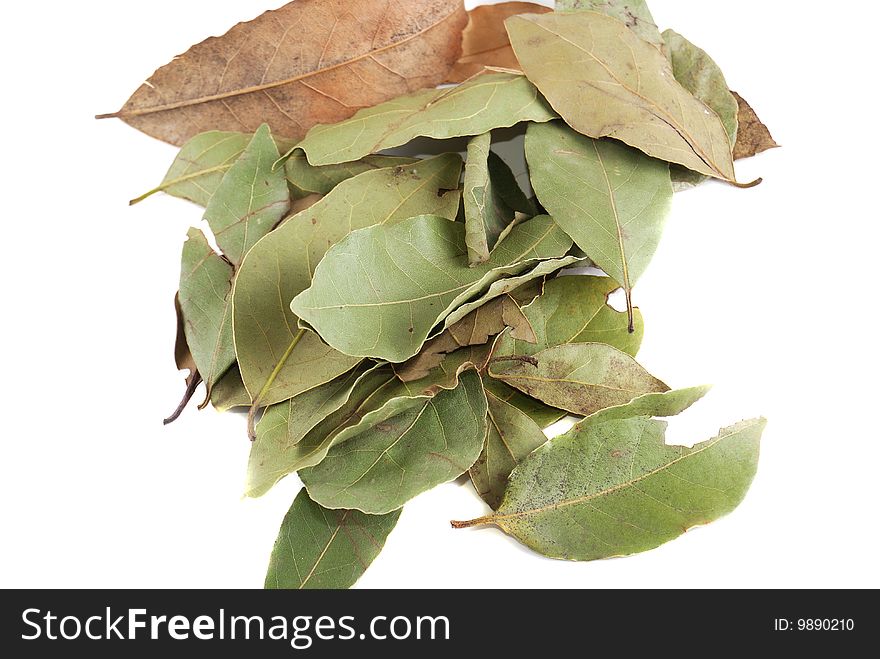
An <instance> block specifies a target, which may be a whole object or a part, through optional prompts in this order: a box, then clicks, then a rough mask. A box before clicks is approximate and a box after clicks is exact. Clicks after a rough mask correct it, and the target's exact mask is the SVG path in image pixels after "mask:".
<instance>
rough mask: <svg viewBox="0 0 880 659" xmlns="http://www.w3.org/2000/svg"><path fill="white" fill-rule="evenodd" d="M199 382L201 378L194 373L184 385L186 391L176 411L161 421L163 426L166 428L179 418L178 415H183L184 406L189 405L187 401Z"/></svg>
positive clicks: (196, 372)
mask: <svg viewBox="0 0 880 659" xmlns="http://www.w3.org/2000/svg"><path fill="white" fill-rule="evenodd" d="M201 382H202V376H201V375H199V372H198V371H195V372H194V373H193V374H192V377H190V378H189V381H188V382H187V383H186V391H184V392H183V398H182V399H181V400H180V404H179V405H178V406H177V409H176V410H174V412H172V414H171V416H169V417H168V418H167V419H164V420H163V421H162V425H163V426H167V425H168V424H169V423H174V422H175V421H177V419H179V418H180V415H181V414H182V413H183V410H184V409H186V406H187V405H189V401H190V400H192V397H193V395H194V394H195V393H196V389H197V388H198V386H199V385H200V384H201Z"/></svg>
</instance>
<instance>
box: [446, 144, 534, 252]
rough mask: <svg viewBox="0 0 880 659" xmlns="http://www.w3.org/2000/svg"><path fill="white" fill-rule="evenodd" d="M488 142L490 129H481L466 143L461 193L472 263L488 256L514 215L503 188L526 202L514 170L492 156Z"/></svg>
mask: <svg viewBox="0 0 880 659" xmlns="http://www.w3.org/2000/svg"><path fill="white" fill-rule="evenodd" d="M491 145H492V135H491V133H484V134H482V135H477V136H476V137H474V138H472V139H471V140H470V141H469V142H468V147H467V164H466V165H465V169H464V193H463V195H462V196H463V199H464V222H465V229H466V232H465V242H466V243H467V248H468V259H469V260H470V263H471V264H472V265H477V264H479V263H485V262H486V261H488V260H489V252H491V251H492V248H493V247H495V244H496V243H497V242H498V240H499V238H500V237H501V236H502V234H504V231H505V229H507V228H508V226H509V225H510V223H511V222H513V220H514V219H515V217H516V209H515V208H514V207H513V206H511V205H509V204H508V202H507V199H506V196H510V194H508V195H505V194H503V191H507V192H508V193H511V192H512V193H513V194H516V192H517V191H518V192H519V195H520V196H521V197H522V199H521V200H520V201H521V205H524V206H528V200H527V199H526V198H525V195H524V194H523V193H522V191H521V190H519V186H518V185H517V184H516V178H515V177H514V176H513V172H511V171H510V168H509V167H508V166H507V165H506V164H505V163H504V161H503V160H501V159H500V158H498V157H497V156H495V157H494V158H492V156H493V155H494V154H493V153H492V152H491V151H490V147H491ZM490 159H491V162H492V166H490Z"/></svg>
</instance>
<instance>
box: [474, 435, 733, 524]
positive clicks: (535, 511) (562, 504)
mask: <svg viewBox="0 0 880 659" xmlns="http://www.w3.org/2000/svg"><path fill="white" fill-rule="evenodd" d="M741 431H742V430H741V429H740V430H738V431H737V432H736V433H730V434H727V435H721V436H719V437H716V438H715V439H714V440H711V441H709V442H706V444H705V445H704V446H702V447H701V448H699V449H692V450H691V451H690V452H688V453H682V455H680V456H679V457H677V458H675V459H674V460H671V461H670V462H667V463H666V464H663V465H660V466H659V467H657V468H656V469H652V470H651V471H649V472H647V473H645V474H642V475H641V476H639V477H638V478H631V479H629V480H626V481H624V482H622V483H618V484H617V485H615V486H613V487H609V488H606V489H604V490H601V491H599V492H594V493H593V494H587V495H585V496H582V497H576V498H574V499H568V500H566V501H559V502H557V503H551V504H548V505H546V506H541V507H540V508H532V509H530V510H521V511H519V512H515V513H506V514H503V515H492V516H491V517H490V518H489V519H488V520H487V521H489V522H491V523H493V524H495V523H501V522H503V520H505V519H515V518H519V517H528V516H530V515H539V514H541V513H545V512H549V511H551V510H558V509H560V508H567V507H569V506H576V505H579V504H582V503H587V502H589V501H593V500H594V499H598V498H600V497H604V496H608V495H611V494H614V493H615V492H618V491H620V490H622V489H625V488H627V487H633V486H635V485H636V484H637V483H640V482H642V481H644V480H646V479H648V478H651V477H652V476H656V475H657V474H659V473H661V472H663V471H665V470H666V469H669V468H670V467H673V466H675V465H676V464H678V463H679V462H681V461H682V460H686V459H688V458H691V457H693V456H695V455H699V454H700V453H703V452H704V451H708V450H709V449H711V448H714V447H715V446H717V445H718V443H719V442H721V441H723V440H725V439H728V438H730V437H733V436H734V435H736V434H739V432H741ZM680 448H681V449H682V450H684V447H680Z"/></svg>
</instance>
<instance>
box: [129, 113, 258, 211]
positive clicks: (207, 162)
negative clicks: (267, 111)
mask: <svg viewBox="0 0 880 659" xmlns="http://www.w3.org/2000/svg"><path fill="white" fill-rule="evenodd" d="M251 138H252V136H251V135H248V134H247V133H235V132H230V131H222V130H212V131H208V132H206V133H199V134H198V135H196V136H195V137H193V138H192V139H190V140H189V141H187V143H186V144H184V145H183V147H182V148H181V149H180V152H179V153H178V154H177V156H176V157H175V158H174V162H173V163H171V167H170V168H169V169H168V173H167V174H165V178H164V179H163V180H162V183H160V184H159V185H158V186H157V187H155V188H153V189H152V190H150V191H149V192H146V193H144V194H142V195H141V196H140V197H138V198H137V199H132V200H131V201H130V202H129V203H130V204H131V205H134V204H137V203H138V202H141V201H143V200H144V199H146V198H147V197H150V196H152V195H154V194H156V193H157V192H164V193H166V194H169V195H171V196H173V197H179V198H181V199H186V200H187V201H191V202H193V203H194V204H198V205H199V206H201V207H202V208H204V207H205V206H207V205H208V202H209V201H211V197H212V196H214V192H215V191H216V190H217V187H218V186H219V185H220V181H222V180H223V175H224V174H225V173H226V172H228V171H229V168H230V167H232V164H233V163H234V162H235V161H236V160H238V158H239V156H241V154H242V153H244V150H245V149H246V148H247V145H248V144H249V143H250V141H251Z"/></svg>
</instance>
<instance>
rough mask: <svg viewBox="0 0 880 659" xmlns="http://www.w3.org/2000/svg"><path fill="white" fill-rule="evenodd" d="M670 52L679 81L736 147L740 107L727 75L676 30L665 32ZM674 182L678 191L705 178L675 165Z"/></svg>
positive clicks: (701, 50) (706, 54) (673, 68)
mask: <svg viewBox="0 0 880 659" xmlns="http://www.w3.org/2000/svg"><path fill="white" fill-rule="evenodd" d="M663 39H664V41H665V42H666V52H667V54H668V56H669V60H670V61H671V62H672V71H673V73H674V75H675V79H676V80H677V81H678V82H679V83H681V86H682V87H684V88H685V89H687V90H688V91H689V92H690V93H691V94H693V95H694V96H696V97H697V98H698V99H700V100H701V101H702V102H703V103H705V104H706V105H707V106H708V107H709V108H710V109H711V110H712V111H713V112H714V113H715V114H717V115H718V118H719V119H720V120H721V123H722V124H723V125H724V130H725V131H727V136H728V137H729V138H730V143H731V144H736V137H737V130H738V128H739V121H738V119H737V116H738V114H739V104H738V103H737V101H736V98H735V97H734V95H733V94H732V93H731V92H730V88H729V87H728V86H727V81H726V80H725V79H724V73H722V71H721V68H720V67H719V66H718V65H717V64H716V63H715V60H713V59H712V58H711V57H710V56H709V54H708V53H707V52H706V51H704V50H703V49H702V48H699V47H697V46H695V45H694V44H692V43H691V42H690V41H688V40H687V39H685V38H684V37H683V36H681V35H680V34H679V33H678V32H675V31H674V30H666V31H665V32H664V33H663ZM672 180H673V183H674V184H675V187H676V190H682V189H685V188H689V187H693V186H694V185H699V184H700V183H702V182H703V181H704V180H706V177H705V176H702V175H701V174H698V173H696V172H693V171H691V170H689V169H686V168H684V167H681V166H678V165H673V167H672Z"/></svg>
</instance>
